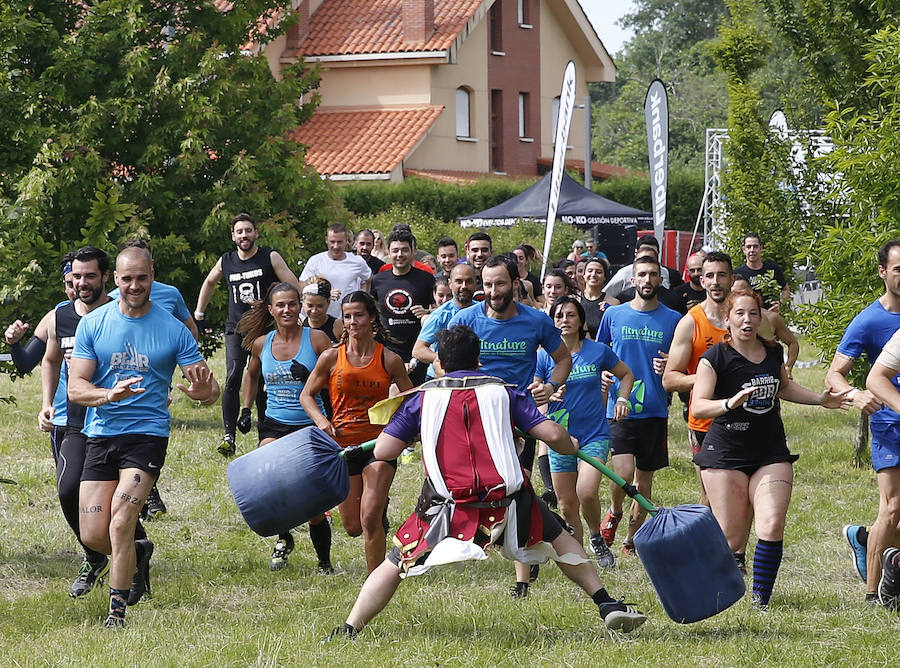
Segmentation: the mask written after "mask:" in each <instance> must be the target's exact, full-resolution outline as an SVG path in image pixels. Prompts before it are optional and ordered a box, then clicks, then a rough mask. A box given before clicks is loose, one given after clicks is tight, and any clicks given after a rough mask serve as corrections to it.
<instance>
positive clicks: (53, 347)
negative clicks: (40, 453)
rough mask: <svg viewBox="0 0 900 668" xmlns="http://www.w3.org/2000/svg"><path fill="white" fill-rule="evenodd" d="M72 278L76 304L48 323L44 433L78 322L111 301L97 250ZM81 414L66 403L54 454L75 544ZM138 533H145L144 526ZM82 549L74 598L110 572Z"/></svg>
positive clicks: (85, 253)
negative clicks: (63, 426)
mask: <svg viewBox="0 0 900 668" xmlns="http://www.w3.org/2000/svg"><path fill="white" fill-rule="evenodd" d="M70 275H71V277H72V285H73V288H74V291H75V299H74V300H73V301H70V302H68V303H67V304H65V305H64V306H60V307H58V308H57V309H56V310H55V311H53V312H51V313H50V317H49V319H48V322H47V349H46V352H45V353H44V358H43V360H42V361H41V410H40V413H38V424H39V426H40V427H41V429H43V430H44V431H49V430H51V429H52V425H53V422H54V417H55V412H56V410H55V408H56V406H55V397H56V393H57V387H58V385H59V382H60V378H66V374H64V373H61V370H62V365H63V363H64V362H65V363H66V364H68V359H69V357H70V356H71V353H72V348H73V347H74V345H75V330H76V328H77V327H78V323H79V322H80V321H81V318H82V317H83V316H85V315H87V314H88V313H90V312H91V311H93V310H94V309H96V308H99V307H100V306H103V305H104V304H106V303H107V302H109V301H110V298H109V297H107V296H106V295H105V294H104V293H105V288H106V282H107V280H108V279H109V257H108V256H107V254H106V253H105V252H103V251H102V250H100V249H99V248H94V247H93V246H85V247H83V248H79V249H78V250H77V251H75V253H74V254H73V255H72V259H71V274H70ZM84 413H85V409H84V406H79V405H78V404H74V403H72V402H71V401H68V402H66V406H65V411H64V414H65V416H66V427H65V431H64V432H63V435H62V437H61V438H60V439H59V442H58V444H57V448H56V451H55V453H54V454H55V455H56V456H55V459H56V491H57V495H58V496H59V503H60V506H61V507H62V511H63V516H64V517H65V518H66V522H67V523H68V524H69V527H70V528H71V529H72V532H73V533H74V534H75V538H76V539H78V541H79V542H81V538H80V532H79V529H78V486H79V485H80V484H81V470H82V467H83V466H84V447H85V446H84V443H85V437H84V435H83V434H82V433H81V430H82V428H83V427H84ZM140 531H141V532H143V527H141V529H140ZM146 537H147V536H146V534H143V535H142V538H146ZM81 546H82V548H84V555H85V556H84V561H83V562H82V564H81V568H80V569H79V573H78V577H76V578H75V581H74V582H73V583H72V586H71V587H70V589H69V595H70V596H72V597H73V598H76V597H79V596H84V595H85V594H87V593H88V592H90V591H91V589H93V587H94V585H95V584H96V583H97V581H98V580H101V578H102V577H103V576H104V575H105V574H106V572H107V570H108V569H109V562H108V560H107V558H106V555H104V554H101V553H100V552H95V551H94V550H91V549H89V548H88V547H86V546H85V545H84V543H82V544H81Z"/></svg>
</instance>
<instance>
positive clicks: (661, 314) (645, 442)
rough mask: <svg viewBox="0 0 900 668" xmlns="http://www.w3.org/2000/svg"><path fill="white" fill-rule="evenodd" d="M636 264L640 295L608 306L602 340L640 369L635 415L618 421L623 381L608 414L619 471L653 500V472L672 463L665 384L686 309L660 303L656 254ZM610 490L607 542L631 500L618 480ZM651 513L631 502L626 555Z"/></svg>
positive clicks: (631, 401) (632, 398)
mask: <svg viewBox="0 0 900 668" xmlns="http://www.w3.org/2000/svg"><path fill="white" fill-rule="evenodd" d="M633 266H634V272H633V275H632V277H631V283H632V285H634V289H635V294H634V298H633V299H632V300H631V301H630V302H626V303H625V304H619V305H618V306H611V307H610V308H608V309H606V313H605V315H604V316H603V320H601V321H600V328H599V330H598V331H597V341H600V342H601V343H606V344H608V345H610V346H611V347H612V349H613V352H615V353H616V355H618V357H619V359H620V360H622V361H623V362H625V364H627V365H628V368H629V369H631V371H632V372H633V373H634V378H635V381H634V388H633V389H632V391H631V394H630V395H629V396H628V397H626V399H627V400H628V408H629V415H628V417H627V418H625V419H624V420H621V421H615V420H614V418H615V415H616V401H618V399H619V398H620V397H619V383H618V380H615V381H614V382H613V385H612V387H610V390H609V403H608V406H607V411H606V417H607V418H608V419H609V420H610V431H611V433H612V447H611V448H610V454H611V455H612V464H613V469H614V470H615V472H616V473H618V474H619V475H620V476H622V477H623V478H625V480H627V481H628V482H631V481H632V480H634V484H635V487H637V489H638V491H639V492H640V493H641V494H643V495H644V496H645V497H646V498H648V499H649V498H651V496H650V493H651V490H652V488H653V472H654V471H657V470H659V469H662V468H665V467H666V466H668V465H669V452H668V445H667V438H668V416H669V402H668V399H669V397H668V394H667V393H666V391H665V389H663V385H662V373H663V371H664V370H665V366H666V359H665V358H666V355H667V354H668V352H669V346H670V345H671V344H672V338H673V336H674V335H675V327H676V326H677V325H678V321H679V320H680V319H681V314H680V313H678V312H677V311H673V310H672V309H670V308H668V307H666V306H663V305H662V304H660V303H659V299H658V297H657V293H658V292H659V286H660V284H661V280H662V279H661V278H660V265H659V262H658V261H657V260H656V258H654V257H650V256H644V257H640V258H638V259H636V260H635V261H634V265H633ZM610 493H611V496H612V508H611V509H610V511H609V512H608V513H607V514H606V517H605V519H604V520H603V526H602V527H601V529H600V531H601V533H602V534H603V540H605V541H606V544H607V545H612V543H613V540H615V536H616V527H617V526H618V524H619V520H620V519H622V503H623V502H624V501H625V492H624V491H623V490H622V488H621V487H619V486H618V485H615V484H612V483H610ZM646 516H647V511H646V510H644V509H642V508H641V507H640V506H639V505H638V504H637V503H633V504H632V505H631V514H630V517H629V520H628V534H627V535H626V536H625V540H624V542H623V544H622V554H634V543H633V542H632V538H633V537H634V533H635V531H637V530H638V529H639V528H640V526H641V524H642V523H643V522H644V518H645V517H646Z"/></svg>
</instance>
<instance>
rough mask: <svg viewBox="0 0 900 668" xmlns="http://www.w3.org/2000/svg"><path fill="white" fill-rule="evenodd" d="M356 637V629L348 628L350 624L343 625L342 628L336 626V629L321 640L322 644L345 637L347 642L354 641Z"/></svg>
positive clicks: (357, 631)
mask: <svg viewBox="0 0 900 668" xmlns="http://www.w3.org/2000/svg"><path fill="white" fill-rule="evenodd" d="M357 635H359V630H358V629H356V628H355V627H353V626H350V624H347V623H344V624H343V625H342V626H338V627H337V628H336V629H333V630H332V631H331V633H329V634H328V635H327V636H325V637H324V638H323V639H322V643H326V642H332V641H334V640H337V639H338V638H341V637H344V636H346V637H347V639H348V640H356V636H357Z"/></svg>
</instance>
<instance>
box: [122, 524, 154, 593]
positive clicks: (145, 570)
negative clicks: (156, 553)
mask: <svg viewBox="0 0 900 668" xmlns="http://www.w3.org/2000/svg"><path fill="white" fill-rule="evenodd" d="M135 546H136V549H137V556H138V562H137V569H135V571H134V579H133V580H132V581H131V589H130V590H129V591H128V605H137V604H138V603H139V602H140V600H141V599H142V598H143V597H144V596H146V597H147V598H153V595H152V592H151V591H150V557H152V556H153V543H151V542H150V541H149V540H147V539H146V538H144V539H142V540H137V541H135Z"/></svg>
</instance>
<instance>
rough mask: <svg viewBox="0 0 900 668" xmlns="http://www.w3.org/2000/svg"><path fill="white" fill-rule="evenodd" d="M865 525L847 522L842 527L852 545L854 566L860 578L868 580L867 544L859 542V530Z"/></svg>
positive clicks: (842, 531)
mask: <svg viewBox="0 0 900 668" xmlns="http://www.w3.org/2000/svg"><path fill="white" fill-rule="evenodd" d="M860 529H865V527H861V526H858V525H856V524H845V525H844V528H843V529H841V533H842V534H844V538H846V539H847V544H848V545H849V546H850V551H851V552H850V558H851V559H853V568H854V569H855V570H856V574H857V575H859V577H860V579H861V580H862V581H863V582H865V581H866V546H865V545H863V544H862V543H860V542H859V530H860Z"/></svg>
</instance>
